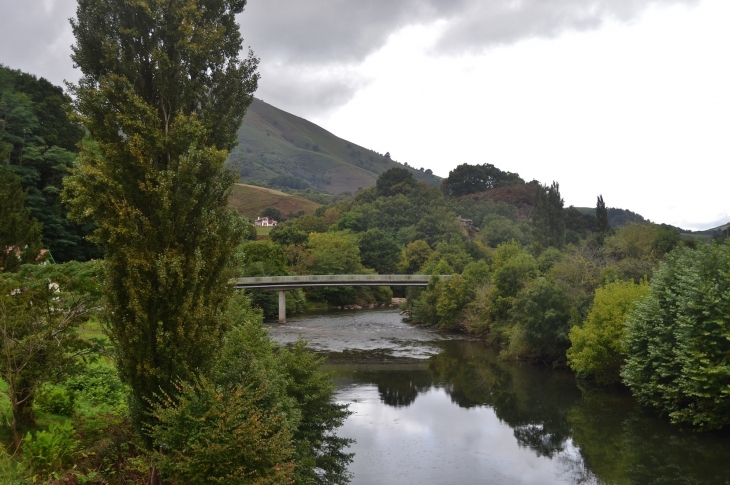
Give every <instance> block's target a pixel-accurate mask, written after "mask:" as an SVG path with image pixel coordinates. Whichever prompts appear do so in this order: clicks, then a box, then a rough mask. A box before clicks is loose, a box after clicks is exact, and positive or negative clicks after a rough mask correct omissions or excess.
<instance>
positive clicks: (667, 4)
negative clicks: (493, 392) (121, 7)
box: [0, 0, 730, 229]
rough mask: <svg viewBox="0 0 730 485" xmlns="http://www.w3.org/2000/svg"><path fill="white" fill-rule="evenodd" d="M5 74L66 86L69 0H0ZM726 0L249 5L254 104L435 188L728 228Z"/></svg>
mask: <svg viewBox="0 0 730 485" xmlns="http://www.w3.org/2000/svg"><path fill="white" fill-rule="evenodd" d="M0 5H1V6H2V11H3V16H2V17H1V18H0V32H2V42H0V63H2V64H4V65H6V66H8V67H11V68H15V69H21V70H23V71H26V72H30V73H33V74H35V75H38V76H43V77H46V78H47V79H49V80H50V81H52V82H53V83H55V84H62V82H63V80H68V81H71V82H74V81H76V80H77V79H78V76H79V73H78V71H76V70H74V69H73V66H72V63H71V60H70V57H69V55H70V46H71V44H72V43H73V36H72V34H71V29H70V26H69V23H68V19H69V18H70V17H73V16H74V14H75V5H76V2H75V1H74V0H31V1H28V2H22V3H21V2H15V1H11V0H0ZM727 18H730V5H728V2H723V0H491V1H484V0H451V1H448V0H402V1H398V2H393V1H387V0H373V1H371V2H356V1H354V0H338V1H335V2H332V1H327V2H325V1H322V0H314V1H310V2H297V1H295V0H266V1H262V0H250V1H249V4H248V5H247V7H246V11H245V12H244V13H243V14H241V15H240V17H239V21H240V23H241V29H242V33H243V37H244V39H245V40H244V45H245V46H250V47H251V48H252V49H253V50H254V52H255V54H256V55H257V56H259V57H260V58H261V66H260V71H261V75H262V78H261V82H260V88H259V91H258V92H257V94H256V96H257V97H259V98H261V99H263V100H265V101H266V102H268V103H270V104H272V105H274V106H276V107H278V108H281V109H283V110H285V111H288V112H291V113H294V114H296V115H298V116H302V117H304V118H307V119H309V120H311V121H313V122H315V123H318V124H320V125H321V126H323V127H324V128H326V129H328V130H329V131H331V132H333V133H335V134H336V135H338V136H340V137H342V138H345V139H349V140H351V141H353V142H355V143H358V144H360V145H363V146H366V147H368V148H372V149H374V150H377V151H379V152H385V151H389V152H391V153H392V154H393V155H394V158H396V159H397V160H399V161H401V162H408V163H409V165H412V166H417V167H420V166H423V167H426V168H431V169H432V170H433V171H434V172H435V173H436V174H438V175H440V176H447V175H448V172H449V170H451V169H453V168H454V167H455V166H456V165H459V164H460V163H471V164H477V163H493V164H495V165H497V166H498V167H500V168H502V169H503V170H508V171H511V172H518V173H520V175H521V176H522V177H523V178H526V179H528V180H530V179H533V178H535V179H538V180H540V181H542V182H543V183H550V182H551V181H552V180H557V181H558V182H560V186H561V192H562V194H563V197H564V199H565V201H566V205H576V206H593V205H594V204H595V197H596V196H597V195H598V194H603V195H604V198H605V199H606V202H607V204H608V205H609V206H614V207H621V208H625V209H629V210H632V211H634V212H637V213H639V214H641V215H643V216H644V217H647V218H648V219H651V220H652V221H654V222H660V223H662V222H663V223H669V224H673V225H677V226H680V227H684V228H687V229H703V228H709V227H714V226H717V225H719V224H723V223H727V222H729V221H730V203H728V202H727V200H728V198H727V197H726V196H724V195H723V194H724V192H726V188H725V187H724V186H725V185H726V182H725V181H727V180H728V176H730V168H729V167H730V163H729V162H730V136H728V132H729V130H730V116H728V113H730V94H728V89H727V86H729V85H730V59H729V58H728V56H727V52H726V51H727V47H726V46H727V45H730V34H729V33H728V32H726V31H727V29H726V28H725V23H726V22H723V20H724V19H727Z"/></svg>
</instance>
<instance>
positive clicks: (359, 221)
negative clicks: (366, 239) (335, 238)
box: [337, 211, 368, 232]
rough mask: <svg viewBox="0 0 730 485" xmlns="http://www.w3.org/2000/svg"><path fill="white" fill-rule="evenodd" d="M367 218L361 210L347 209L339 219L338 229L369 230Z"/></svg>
mask: <svg viewBox="0 0 730 485" xmlns="http://www.w3.org/2000/svg"><path fill="white" fill-rule="evenodd" d="M367 226H368V224H367V220H366V218H365V216H364V215H363V214H362V213H361V212H357V211H347V212H345V213H344V214H342V217H340V220H339V221H337V229H339V230H340V231H345V230H348V229H349V230H350V231H355V232H362V231H366V230H367Z"/></svg>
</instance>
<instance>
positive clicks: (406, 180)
mask: <svg viewBox="0 0 730 485" xmlns="http://www.w3.org/2000/svg"><path fill="white" fill-rule="evenodd" d="M417 183H418V182H417V181H416V178H415V177H414V176H413V174H412V173H411V172H410V171H409V170H407V169H405V168H397V167H396V168H391V169H390V170H386V171H385V172H383V173H381V174H380V176H379V177H378V180H376V181H375V189H376V190H377V193H378V195H380V196H385V197H388V196H391V195H397V194H406V193H408V192H410V191H411V190H412V189H413V188H415V187H416V184H417Z"/></svg>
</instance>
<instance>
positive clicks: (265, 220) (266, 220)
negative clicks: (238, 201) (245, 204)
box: [254, 217, 278, 227]
mask: <svg viewBox="0 0 730 485" xmlns="http://www.w3.org/2000/svg"><path fill="white" fill-rule="evenodd" d="M277 224H278V222H276V221H275V220H274V219H272V218H271V217H258V218H256V220H255V221H254V225H256V226H261V227H272V226H275V225H277Z"/></svg>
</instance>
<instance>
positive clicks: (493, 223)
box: [479, 214, 531, 248]
mask: <svg viewBox="0 0 730 485" xmlns="http://www.w3.org/2000/svg"><path fill="white" fill-rule="evenodd" d="M479 239H481V240H482V241H483V242H484V244H486V245H487V246H490V247H493V248H496V247H497V246H499V245H500V244H502V243H506V242H510V241H517V242H519V243H520V244H522V245H527V244H528V243H529V242H530V240H531V235H530V234H529V226H527V227H525V224H520V223H518V222H514V221H512V220H510V219H509V218H507V217H504V216H501V215H498V214H491V215H487V216H486V217H484V220H483V222H482V229H481V231H480V232H479Z"/></svg>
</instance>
